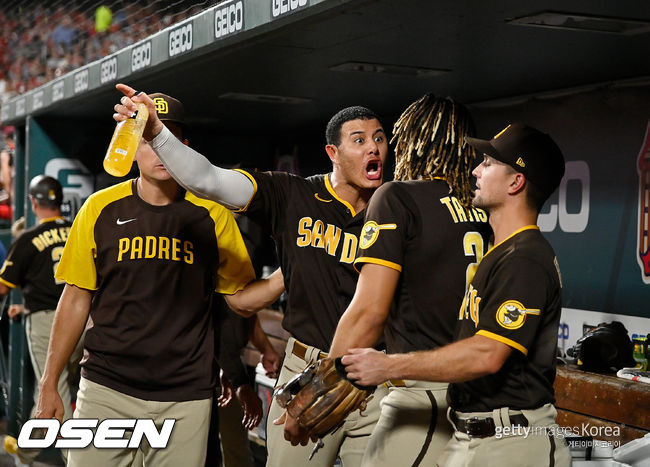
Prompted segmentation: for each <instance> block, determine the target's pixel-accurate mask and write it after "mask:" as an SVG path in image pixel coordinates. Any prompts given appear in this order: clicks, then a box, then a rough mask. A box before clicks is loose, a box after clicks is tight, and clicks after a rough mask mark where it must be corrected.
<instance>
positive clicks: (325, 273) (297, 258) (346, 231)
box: [242, 171, 363, 350]
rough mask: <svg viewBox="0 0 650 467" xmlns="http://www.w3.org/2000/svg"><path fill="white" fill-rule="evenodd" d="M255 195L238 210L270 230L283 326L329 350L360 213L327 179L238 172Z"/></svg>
mask: <svg viewBox="0 0 650 467" xmlns="http://www.w3.org/2000/svg"><path fill="white" fill-rule="evenodd" d="M242 173H244V174H245V175H246V176H248V177H249V178H250V179H251V181H252V182H253V184H254V186H255V193H254V194H253V196H252V197H251V200H250V202H249V203H248V205H247V206H246V207H245V208H244V209H243V210H242V212H243V213H244V214H246V215H248V216H250V217H251V218H253V219H254V220H255V221H257V222H258V223H259V224H260V225H263V226H266V227H268V228H269V230H270V231H271V234H272V236H273V239H274V240H275V244H276V249H277V252H278V258H279V260H280V266H281V268H282V273H283V275H284V282H285V286H286V289H287V291H288V296H289V298H288V304H287V309H286V310H285V313H284V318H283V321H282V326H283V327H284V328H285V329H286V330H287V331H288V332H290V333H291V334H292V335H293V336H294V337H295V338H296V339H298V340H300V341H302V342H304V343H305V344H307V345H311V346H314V347H317V348H319V349H324V350H328V349H329V347H330V345H331V343H332V338H333V337H334V331H335V330H336V325H337V323H338V321H339V318H340V317H341V315H342V314H343V311H345V309H346V308H347V305H348V304H349V302H350V301H351V300H352V296H353V295H354V290H355V288H356V283H357V279H358V274H357V273H356V271H355V270H354V267H353V264H352V263H353V262H354V258H355V256H356V252H357V246H358V236H359V232H360V231H361V227H362V225H363V212H360V213H357V212H355V210H354V208H353V207H352V206H351V205H350V204H349V203H347V202H346V201H345V200H343V199H341V198H339V197H338V196H337V194H336V192H335V191H334V189H333V188H332V185H331V183H330V178H329V174H328V175H314V176H312V177H309V178H306V179H305V178H302V177H298V176H295V175H290V174H287V173H284V172H264V173H261V172H254V173H248V172H244V171H242Z"/></svg>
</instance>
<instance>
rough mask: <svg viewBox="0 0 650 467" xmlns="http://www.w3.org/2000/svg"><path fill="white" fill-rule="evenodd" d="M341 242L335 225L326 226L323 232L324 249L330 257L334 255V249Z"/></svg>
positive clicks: (339, 232) (338, 230) (339, 233)
mask: <svg viewBox="0 0 650 467" xmlns="http://www.w3.org/2000/svg"><path fill="white" fill-rule="evenodd" d="M340 240H341V229H340V228H338V227H337V226H335V225H332V224H327V230H326V231H325V249H326V250H327V254H328V255H330V256H334V255H336V248H337V247H338V246H339V241H340Z"/></svg>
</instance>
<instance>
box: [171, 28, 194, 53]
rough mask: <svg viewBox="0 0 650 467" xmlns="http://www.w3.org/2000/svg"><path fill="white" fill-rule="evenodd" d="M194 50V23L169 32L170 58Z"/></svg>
mask: <svg viewBox="0 0 650 467" xmlns="http://www.w3.org/2000/svg"><path fill="white" fill-rule="evenodd" d="M190 50H192V23H187V24H185V25H184V26H181V27H180V28H176V29H174V30H173V31H169V56H170V57H173V56H175V55H178V54H182V53H184V52H187V51H190Z"/></svg>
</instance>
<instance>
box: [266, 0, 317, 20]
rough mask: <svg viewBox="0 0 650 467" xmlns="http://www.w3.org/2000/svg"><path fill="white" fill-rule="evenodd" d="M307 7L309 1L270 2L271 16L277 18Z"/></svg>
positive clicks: (278, 0) (282, 0)
mask: <svg viewBox="0 0 650 467" xmlns="http://www.w3.org/2000/svg"><path fill="white" fill-rule="evenodd" d="M307 5H309V0H271V14H272V15H273V17H274V18H277V17H278V16H281V15H285V14H287V13H291V12H293V11H294V10H297V9H298V8H303V7H306V6H307Z"/></svg>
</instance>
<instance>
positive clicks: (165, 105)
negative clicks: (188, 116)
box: [149, 92, 187, 128]
mask: <svg viewBox="0 0 650 467" xmlns="http://www.w3.org/2000/svg"><path fill="white" fill-rule="evenodd" d="M149 97H150V98H151V100H152V101H153V103H154V105H155V106H156V113H157V114H158V118H159V119H160V121H162V122H174V123H178V124H179V125H181V126H182V127H183V128H186V127H187V123H185V108H184V107H183V104H182V103H181V101H179V100H178V99H174V98H173V97H171V96H168V95H167V94H163V93H161V92H155V93H153V94H149Z"/></svg>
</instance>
